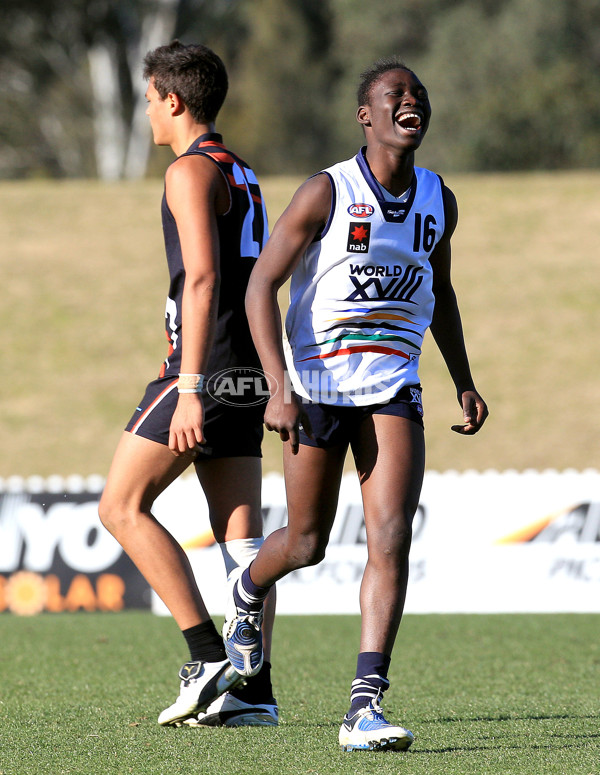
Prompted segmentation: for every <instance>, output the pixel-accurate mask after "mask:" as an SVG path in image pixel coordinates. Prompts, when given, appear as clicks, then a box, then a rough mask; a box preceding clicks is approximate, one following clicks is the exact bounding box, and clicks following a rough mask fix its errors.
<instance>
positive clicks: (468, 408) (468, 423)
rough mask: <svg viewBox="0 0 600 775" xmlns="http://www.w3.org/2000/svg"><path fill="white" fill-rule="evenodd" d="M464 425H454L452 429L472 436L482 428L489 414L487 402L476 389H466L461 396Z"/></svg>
mask: <svg viewBox="0 0 600 775" xmlns="http://www.w3.org/2000/svg"><path fill="white" fill-rule="evenodd" d="M458 400H459V403H460V404H461V405H462V410H463V418H464V425H452V426H451V427H452V430H453V431H455V432H456V433H461V434H462V435H463V436H472V435H473V434H474V433H477V431H479V430H480V429H481V426H482V425H483V423H484V422H485V421H486V418H487V416H488V414H489V412H488V408H487V404H486V403H485V401H484V400H483V398H482V397H481V396H480V395H479V393H478V392H477V391H476V390H465V391H464V392H463V393H462V394H461V395H460V396H459V399H458Z"/></svg>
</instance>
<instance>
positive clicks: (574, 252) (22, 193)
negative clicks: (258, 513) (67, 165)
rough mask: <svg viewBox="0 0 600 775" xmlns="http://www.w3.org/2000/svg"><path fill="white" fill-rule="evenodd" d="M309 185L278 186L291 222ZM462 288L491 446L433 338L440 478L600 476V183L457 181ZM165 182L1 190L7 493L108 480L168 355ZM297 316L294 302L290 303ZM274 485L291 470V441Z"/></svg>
mask: <svg viewBox="0 0 600 775" xmlns="http://www.w3.org/2000/svg"><path fill="white" fill-rule="evenodd" d="M298 182H299V181H298V180H291V179H279V178H277V179H266V180H265V181H263V188H264V191H265V198H266V200H267V204H268V209H269V217H270V220H271V222H272V223H273V222H274V221H275V219H276V217H277V216H278V214H279V213H280V212H281V210H282V209H283V207H284V206H285V204H286V203H287V201H288V200H289V197H290V195H291V193H292V192H293V190H294V188H295V186H296V185H297V183H298ZM446 182H447V183H448V185H450V186H451V187H452V188H453V190H454V191H455V192H456V194H457V197H458V200H459V205H460V212H461V218H460V222H459V227H458V230H457V233H456V235H455V239H454V280H455V286H456V288H457V291H458V294H459V300H460V303H461V308H462V312H463V319H464V326H465V330H466V338H467V343H468V348H469V351H470V355H471V360H472V365H473V371H474V374H475V376H476V379H477V383H478V386H479V388H480V390H481V392H482V394H483V395H484V396H485V398H486V399H487V401H488V403H489V405H490V410H491V415H490V419H489V421H488V424H487V427H486V428H485V431H484V432H483V433H481V434H479V436H477V437H475V438H470V439H465V438H461V437H458V436H457V435H456V434H454V433H452V432H451V431H450V430H449V426H450V425H451V424H453V423H455V422H459V421H460V419H461V415H460V411H459V408H458V404H457V403H456V399H455V396H454V390H453V386H452V383H451V382H450V379H449V377H448V376H447V373H446V371H445V368H444V366H443V364H442V363H441V358H440V357H439V355H438V353H437V350H436V349H435V346H434V345H433V343H432V340H431V339H430V338H428V339H427V341H426V346H425V350H424V354H423V358H422V366H421V378H422V382H423V384H424V387H425V392H424V401H425V411H426V433H427V444H428V468H429V469H430V470H438V471H439V470H446V469H449V468H454V469H457V470H465V469H468V468H475V469H477V470H484V469H486V468H495V469H499V470H503V469H508V468H511V469H517V470H522V469H526V468H535V469H544V468H557V469H564V468H576V469H584V468H588V467H593V468H597V467H598V466H599V465H600V460H599V456H598V438H599V436H600V412H598V405H599V403H600V359H599V358H598V341H597V340H598V334H599V333H600V305H599V304H598V298H600V272H598V262H597V260H596V258H595V257H596V254H597V249H598V248H597V245H598V243H599V242H600V218H599V216H598V212H599V211H600V172H579V173H547V174H537V175H485V176H455V177H453V178H451V177H448V178H447V179H446ZM161 193H162V181H158V180H151V181H145V182H140V183H121V184H114V185H106V184H101V183H97V182H85V181H83V182H81V181H79V182H78V181H68V182H49V181H46V182H3V183H0V245H1V246H2V247H1V252H0V261H1V266H2V283H3V304H2V305H1V307H0V325H1V326H2V332H3V337H2V359H3V365H4V369H5V378H4V379H3V381H2V387H1V388H0V434H1V437H2V439H3V444H2V448H1V449H0V477H6V476H9V475H13V474H16V475H21V476H29V475H31V474H39V475H42V476H47V475H49V474H54V473H56V474H61V475H64V476H66V475H68V474H72V473H75V474H82V475H87V474H101V475H105V474H106V472H107V470H108V466H109V463H110V460H111V457H112V453H113V451H114V447H115V445H116V442H117V439H118V436H119V434H120V432H121V429H122V428H123V426H124V424H125V423H126V421H127V420H128V419H129V416H130V414H131V413H132V411H133V409H134V407H135V406H136V405H137V401H138V400H139V398H140V397H141V394H142V392H143V389H144V387H145V385H146V383H147V382H148V381H149V380H150V379H151V378H153V377H154V376H155V374H156V373H157V371H158V368H159V366H160V364H161V362H162V359H163V357H164V355H165V339H164V327H163V310H164V300H165V295H166V291H167V273H166V263H165V260H164V255H163V245H162V234H161V227H160V218H159V201H160V197H161ZM284 303H285V301H284V300H283V299H282V304H284ZM264 451H265V469H266V470H268V471H270V470H275V471H277V470H280V448H279V442H278V439H276V438H274V437H273V436H272V435H271V436H270V437H269V438H268V439H267V440H266V442H265V447H264Z"/></svg>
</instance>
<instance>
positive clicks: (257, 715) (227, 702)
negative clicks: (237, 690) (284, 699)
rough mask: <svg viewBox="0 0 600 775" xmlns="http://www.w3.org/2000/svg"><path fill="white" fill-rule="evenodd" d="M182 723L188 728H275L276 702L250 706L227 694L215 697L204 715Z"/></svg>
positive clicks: (276, 719) (276, 722) (277, 717)
mask: <svg viewBox="0 0 600 775" xmlns="http://www.w3.org/2000/svg"><path fill="white" fill-rule="evenodd" d="M183 723H184V724H186V725H187V726H190V727H276V726H277V724H278V723H279V710H278V708H277V703H276V702H272V703H268V702H266V703H257V704H250V703H248V702H244V701H243V700H240V699H238V698H237V697H234V696H233V695H232V694H230V693H229V692H227V693H225V694H222V695H221V696H220V697H217V699H216V700H215V701H214V702H212V703H211V704H210V705H209V706H208V708H207V709H206V712H205V713H199V714H198V716H194V717H192V718H188V719H186V720H185V721H184V722H183Z"/></svg>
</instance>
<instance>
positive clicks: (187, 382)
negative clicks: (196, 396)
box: [177, 374, 204, 393]
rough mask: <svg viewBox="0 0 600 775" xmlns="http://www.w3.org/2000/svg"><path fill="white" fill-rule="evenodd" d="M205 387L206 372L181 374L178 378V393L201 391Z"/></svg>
mask: <svg viewBox="0 0 600 775" xmlns="http://www.w3.org/2000/svg"><path fill="white" fill-rule="evenodd" d="M203 387H204V374H180V375H179V379H178V380H177V392H178V393H201V392H202V388H203Z"/></svg>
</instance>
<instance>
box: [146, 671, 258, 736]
mask: <svg viewBox="0 0 600 775" xmlns="http://www.w3.org/2000/svg"><path fill="white" fill-rule="evenodd" d="M179 678H180V679H181V684H180V688H179V697H178V698H177V699H176V700H175V702H174V703H173V705H171V706H170V707H169V708H167V709H166V710H163V712H162V713H161V714H160V716H159V717H158V723H159V724H161V725H162V726H176V727H178V726H181V724H182V723H183V722H184V721H185V719H187V718H190V716H197V715H198V713H200V712H201V711H205V710H206V709H207V708H208V706H209V705H210V704H211V702H213V701H214V700H215V699H216V698H217V697H220V696H221V695H222V694H224V693H225V692H226V691H228V690H229V689H233V688H234V687H235V686H240V685H241V684H244V683H245V680H244V678H243V676H241V675H240V674H239V673H238V672H237V671H236V670H234V668H233V667H232V666H231V663H230V662H229V660H228V659H224V660H223V661H222V662H186V663H185V665H183V667H182V668H181V670H180V671H179Z"/></svg>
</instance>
